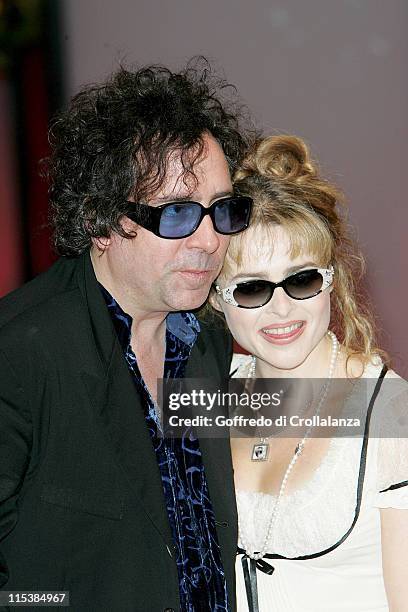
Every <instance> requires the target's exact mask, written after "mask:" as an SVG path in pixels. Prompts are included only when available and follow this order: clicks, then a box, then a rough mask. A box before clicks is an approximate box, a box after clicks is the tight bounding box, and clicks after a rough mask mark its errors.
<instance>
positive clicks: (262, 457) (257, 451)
mask: <svg viewBox="0 0 408 612" xmlns="http://www.w3.org/2000/svg"><path fill="white" fill-rule="evenodd" d="M268 454H269V444H268V443H267V442H266V441H263V440H261V442H260V443H259V444H254V446H253V449H252V457H251V459H252V461H267V459H268Z"/></svg>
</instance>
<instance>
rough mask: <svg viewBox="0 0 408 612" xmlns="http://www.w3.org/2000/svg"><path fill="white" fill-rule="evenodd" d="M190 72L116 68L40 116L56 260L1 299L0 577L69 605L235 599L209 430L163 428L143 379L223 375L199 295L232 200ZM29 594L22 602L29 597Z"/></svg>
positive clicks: (218, 464) (224, 496)
mask: <svg viewBox="0 0 408 612" xmlns="http://www.w3.org/2000/svg"><path fill="white" fill-rule="evenodd" d="M217 96H218V94H217V93H216V89H215V87H214V81H213V80H212V77H210V76H209V75H208V71H206V70H204V71H202V72H200V71H197V70H194V69H192V68H191V67H190V68H188V69H187V70H185V71H183V72H181V73H178V74H175V73H172V72H170V71H169V70H167V69H165V68H163V67H157V66H154V67H150V68H145V69H142V70H139V71H137V72H130V71H126V70H124V69H121V70H120V71H119V72H118V73H117V74H116V75H114V76H113V78H112V79H111V80H110V81H108V82H107V83H105V84H103V85H101V86H99V87H91V88H88V89H85V90H84V91H82V92H81V93H79V94H78V95H77V96H76V97H75V98H74V99H73V101H72V103H71V106H70V107H69V109H68V110H67V111H66V112H64V113H63V114H61V115H60V117H59V118H58V119H57V120H56V121H55V123H54V125H53V128H52V130H51V143H52V146H53V154H52V156H51V159H50V165H49V173H50V178H51V203H52V210H53V220H54V226H55V244H56V247H57V249H58V251H59V253H60V254H61V255H62V256H63V257H61V259H60V260H59V261H58V262H57V263H56V264H55V265H54V266H53V267H52V268H51V269H50V270H49V271H48V272H46V273H45V274H43V275H41V276H39V277H38V278H37V279H35V280H34V281H32V282H31V283H29V284H27V285H26V286H24V287H23V288H21V289H20V290H18V291H16V292H14V293H13V294H11V295H9V296H8V297H6V298H5V299H3V300H2V301H1V303H0V586H1V588H2V590H7V591H23V592H26V593H27V592H32V591H48V592H52V591H59V592H60V591H69V596H70V607H71V608H72V609H73V610H75V612H82V611H83V612H90V611H93V610H95V611H98V612H99V611H105V610H106V611H115V612H116V611H118V612H122V611H123V612H126V611H140V612H146V611H154V612H156V611H159V610H160V611H162V610H167V611H171V610H177V611H178V610H182V611H183V612H184V611H188V612H193V611H194V612H195V611H201V610H215V609H217V610H234V608H235V604H234V589H235V584H234V570H233V566H234V558H235V550H236V542H237V534H236V514H235V505H234V503H235V502H234V495H233V484H232V471H231V459H230V452H229V448H228V443H227V441H225V440H224V441H222V440H215V441H210V440H201V441H198V440H197V439H196V438H195V437H194V436H193V435H190V433H189V432H186V435H184V437H183V439H182V440H177V439H163V437H162V436H161V435H160V433H161V427H162V425H161V422H160V419H159V416H158V412H157V406H156V402H155V400H156V399H157V379H160V378H162V377H164V378H172V377H182V376H189V377H211V378H212V379H213V380H214V381H217V380H221V379H222V377H225V376H226V375H227V373H228V366H229V357H230V344H229V341H228V339H227V338H226V337H225V336H224V334H223V332H222V331H220V330H217V329H212V328H210V327H209V326H208V324H206V323H204V322H201V321H200V322H199V321H198V320H197V319H196V317H195V316H194V315H193V314H192V313H191V312H189V310H191V309H196V308H198V307H199V306H200V305H202V304H203V302H204V301H205V299H206V297H207V295H208V292H209V288H210V286H211V283H212V282H213V280H214V279H215V277H216V276H217V274H218V272H219V270H220V267H221V265H222V261H223V258H224V254H225V251H226V249H227V246H228V241H229V235H230V234H232V233H237V232H239V231H242V230H243V229H245V227H246V226H247V224H248V221H249V214H250V208H251V201H250V200H249V199H247V198H238V197H234V196H233V193H232V186H231V180H230V169H231V168H232V167H233V166H234V164H235V163H236V162H237V161H238V160H239V159H240V157H241V156H242V154H243V152H244V149H245V146H246V139H245V137H244V136H243V135H242V132H241V131H240V129H239V126H238V121H237V118H236V116H235V114H234V113H233V112H231V111H229V110H228V109H227V107H226V105H225V104H224V103H222V102H221V101H220V99H219V97H217ZM28 601H30V600H28Z"/></svg>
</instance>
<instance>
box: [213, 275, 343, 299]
mask: <svg viewBox="0 0 408 612" xmlns="http://www.w3.org/2000/svg"><path fill="white" fill-rule="evenodd" d="M333 274H334V269H333V266H331V267H330V268H329V269H326V268H313V269H312V270H302V271H301V272H296V274H292V275H291V276H288V277H287V278H285V279H284V280H283V281H281V282H280V283H272V282H271V281H267V280H249V281H244V282H243V283H237V284H236V285H230V286H229V287H226V288H225V289H220V287H219V286H218V285H216V287H215V289H216V291H217V293H218V295H220V296H221V297H222V299H223V300H224V302H226V303H227V304H231V305H232V306H238V307H239V308H260V307H261V306H265V304H267V303H268V302H269V301H270V300H271V299H272V296H273V292H274V291H275V289H276V288H277V287H282V289H283V290H284V292H285V293H286V294H287V295H288V296H289V297H291V298H293V299H294V300H308V299H309V298H312V297H314V296H315V295H318V294H319V293H321V292H322V291H324V290H325V289H327V287H330V285H331V284H332V282H333Z"/></svg>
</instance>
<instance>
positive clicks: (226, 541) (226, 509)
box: [186, 335, 238, 550]
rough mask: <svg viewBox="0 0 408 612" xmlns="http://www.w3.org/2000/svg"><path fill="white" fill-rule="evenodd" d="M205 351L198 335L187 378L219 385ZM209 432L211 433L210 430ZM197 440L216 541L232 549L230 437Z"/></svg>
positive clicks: (233, 518) (234, 520) (234, 537)
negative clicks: (215, 527)
mask: <svg viewBox="0 0 408 612" xmlns="http://www.w3.org/2000/svg"><path fill="white" fill-rule="evenodd" d="M220 350H221V349H220ZM207 352H208V351H207V345H206V343H205V342H204V340H203V338H202V336H201V335H200V336H199V338H198V340H197V342H196V344H195V346H194V348H193V350H192V352H191V356H190V359H189V361H188V364H187V368H186V378H189V377H191V378H206V379H210V380H211V386H213V383H214V382H216V383H217V384H220V385H221V383H222V382H223V381H222V380H221V378H220V371H219V367H218V365H217V363H216V361H215V359H214V355H212V356H211V358H209V356H208V355H207ZM216 386H217V385H215V387H216ZM219 388H220V387H219ZM209 435H210V436H211V432H210V434H209ZM199 442H200V449H201V452H202V458H203V464H204V469H205V475H206V478H207V483H208V489H209V492H210V498H211V502H212V506H213V509H214V514H215V519H216V523H217V532H218V538H219V542H220V544H221V546H222V548H224V550H225V548H226V549H227V550H228V547H229V548H231V547H232V549H233V550H235V547H236V544H237V541H238V540H237V537H238V536H237V511H236V502H235V493H234V487H233V472H232V460H231V449H230V443H229V439H225V438H214V437H207V438H204V437H200V440H199ZM227 526H230V527H232V530H231V529H228V530H224V529H220V527H227Z"/></svg>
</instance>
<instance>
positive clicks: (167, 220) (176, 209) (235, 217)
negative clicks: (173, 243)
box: [125, 196, 252, 239]
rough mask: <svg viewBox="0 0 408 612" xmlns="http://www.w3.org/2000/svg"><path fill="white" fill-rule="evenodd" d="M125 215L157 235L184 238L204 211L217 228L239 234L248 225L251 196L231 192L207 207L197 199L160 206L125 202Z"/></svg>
mask: <svg viewBox="0 0 408 612" xmlns="http://www.w3.org/2000/svg"><path fill="white" fill-rule="evenodd" d="M128 204H129V209H128V210H127V211H126V213H125V215H126V216H127V217H129V219H131V220H132V221H134V222H135V223H137V224H138V225H141V226H142V227H144V228H145V229H147V230H149V232H153V234H156V236H160V238H169V239H177V238H186V237H187V236H191V234H193V233H194V232H195V231H196V229H197V228H198V226H199V225H200V223H201V221H202V220H203V219H204V217H205V216H206V215H210V217H211V221H212V222H213V226H214V229H215V231H216V232H218V233H219V234H238V233H239V232H242V231H243V230H244V229H246V228H247V227H248V224H249V219H250V217H251V210H252V198H249V197H247V196H231V197H228V198H222V199H220V200H217V201H216V202H214V203H213V204H211V206H209V207H206V206H203V205H202V204H200V203H199V202H169V203H168V204H163V205H161V206H148V205H147V204H140V203H135V202H128Z"/></svg>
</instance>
